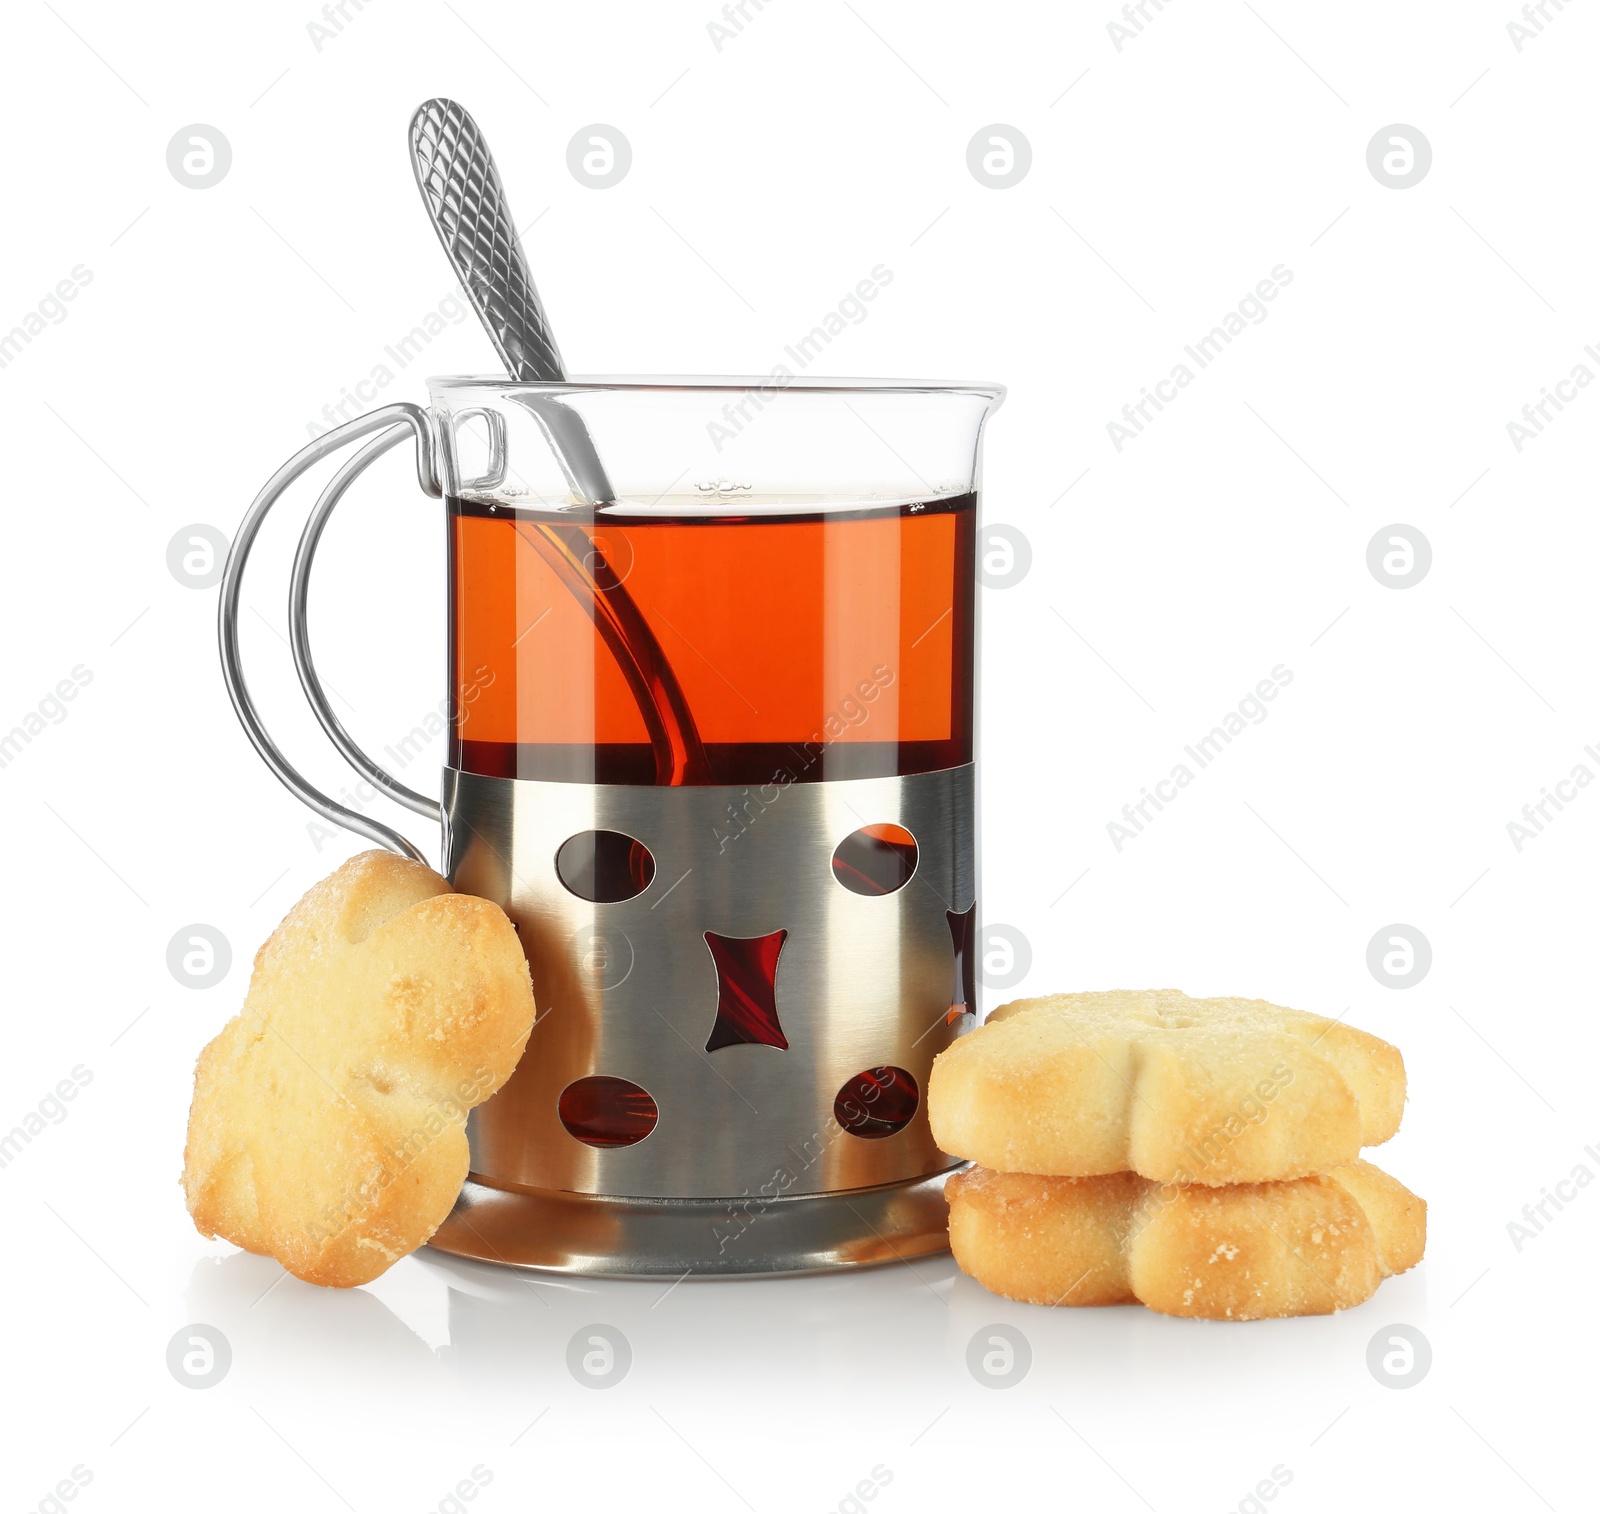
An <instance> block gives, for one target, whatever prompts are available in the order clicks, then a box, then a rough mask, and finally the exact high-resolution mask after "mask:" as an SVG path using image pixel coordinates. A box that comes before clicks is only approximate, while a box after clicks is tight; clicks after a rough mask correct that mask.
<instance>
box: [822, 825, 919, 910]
mask: <svg viewBox="0 0 1600 1514" xmlns="http://www.w3.org/2000/svg"><path fill="white" fill-rule="evenodd" d="M916 870H917V838H916V837H915V836H913V835H912V834H911V832H910V831H908V830H907V829H906V828H905V827H904V826H903V825H889V824H884V825H864V826H862V827H861V829H860V830H859V831H852V832H851V833H850V834H849V835H848V836H846V837H845V838H844V840H843V841H841V842H840V843H839V845H838V846H837V847H835V848H834V852H833V876H834V877H835V878H837V879H838V880H839V882H840V883H842V884H843V885H844V886H845V887H846V888H847V889H849V890H850V892H851V893H852V894H865V895H867V896H868V897H869V898H870V897H878V896H881V895H883V894H892V893H895V892H896V891H897V890H899V889H902V888H904V887H905V886H906V884H908V883H909V882H910V881H911V875H912V874H913V873H914V872H916Z"/></svg>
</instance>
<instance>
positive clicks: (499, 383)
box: [427, 373, 1006, 404]
mask: <svg viewBox="0 0 1600 1514" xmlns="http://www.w3.org/2000/svg"><path fill="white" fill-rule="evenodd" d="M427 385H428V389H429V391H430V392H431V391H434V390H438V391H440V392H444V393H450V392H457V391H463V390H493V391H496V392H499V393H503V394H527V393H534V394H583V393H593V392H596V391H604V392H609V391H616V392H619V393H658V392H665V393H685V394H694V393H708V394H724V393H725V394H744V393H748V392H749V391H750V390H752V389H759V390H762V391H763V392H765V391H767V390H772V389H776V390H782V391H787V390H793V389H798V390H804V391H806V392H808V393H813V394H967V395H972V396H974V397H976V398H979V399H986V400H988V401H989V402H990V403H991V404H999V403H1000V401H1002V400H1003V399H1004V398H1005V395H1006V386H1005V385H1004V384H996V383H990V382H987V381H984V380H966V379H902V378H827V377H824V376H821V375H818V376H816V377H811V376H809V375H803V374H802V375H796V376H785V375H781V374H772V373H767V374H759V375H745V376H739V375H730V374H705V375H701V374H611V373H595V374H591V373H575V374H571V375H569V376H568V377H567V378H566V379H565V380H564V381H562V382H554V381H551V382H545V381H540V380H533V381H529V382H523V381H521V380H518V379H511V378H502V377H499V376H496V375H494V374H482V375H473V374H459V373H447V374H436V375H434V376H433V377H431V378H429V379H428V380H427Z"/></svg>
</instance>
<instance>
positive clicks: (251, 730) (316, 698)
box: [217, 403, 442, 862]
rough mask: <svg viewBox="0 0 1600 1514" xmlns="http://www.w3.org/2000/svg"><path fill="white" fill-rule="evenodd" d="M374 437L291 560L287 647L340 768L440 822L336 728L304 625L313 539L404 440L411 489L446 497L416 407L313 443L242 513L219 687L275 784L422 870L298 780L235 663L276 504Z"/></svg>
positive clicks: (413, 854)
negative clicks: (412, 455)
mask: <svg viewBox="0 0 1600 1514" xmlns="http://www.w3.org/2000/svg"><path fill="white" fill-rule="evenodd" d="M375 431H379V432H382V433H384V434H383V435H381V436H379V437H378V438H377V439H376V440H375V441H373V442H370V443H369V444H368V445H367V446H366V447H364V448H363V449H362V450H361V451H360V452H359V453H358V454H357V455H356V456H355V457H353V458H352V459H351V460H350V461H349V462H347V463H346V464H345V465H344V466H343V467H342V468H341V469H340V470H339V472H338V473H337V474H336V475H335V476H334V478H333V480H332V481H331V482H330V483H329V485H328V487H327V488H326V489H324V490H323V492H322V496H321V498H320V499H319V500H318V501H317V506H316V509H315V510H314V511H313V512H312V515H311V518H310V519H309V520H308V521H307V523H306V528H305V530H304V532H303V533H302V534H301V538H300V546H299V549H298V551H297V552H296V554H295V564H294V573H293V576H292V579H291V585H290V596H289V627H290V631H291V635H292V641H291V646H292V648H293V651H294V659H295V668H296V670H297V671H298V673H299V675H300V686H301V687H302V688H303V689H304V690H305V693H306V698H307V699H308V700H309V701H310V702H311V708H312V710H313V711H314V712H315V714H316V716H317V719H318V721H319V722H320V723H321V725H322V728H323V730H325V731H326V732H327V733H328V735H329V737H330V738H331V739H332V741H333V742H334V745H335V746H337V747H338V749H339V751H340V753H341V754H342V755H343V756H344V757H345V759H346V760H347V761H348V762H349V763H350V764H351V765H352V766H353V767H354V768H355V769H356V770H357V771H358V772H359V773H361V774H362V775H363V776H364V777H366V778H368V779H370V780H371V781H372V782H373V783H374V784H376V785H377V786H378V787H379V788H380V789H381V790H382V791H383V792H384V793H387V794H389V795H390V796H391V797H393V798H394V799H396V800H398V801H399V802H400V803H401V804H405V805H407V806H408V807H409V808H411V809H414V810H416V811H417V812H418V813H419V814H425V815H429V816H432V817H434V818H436V819H437V818H439V817H440V815H441V813H442V812H441V809H440V806H439V804H438V801H437V800H433V799H429V798H427V797H426V796H424V795H422V794H418V793H415V792H414V791H412V790H411V789H408V788H407V787H406V786H405V785H404V784H402V783H400V782H399V781H398V780H397V779H395V778H392V777H391V776H390V775H389V774H387V773H385V772H384V771H383V770H382V769H381V768H379V767H378V766H377V764H376V763H374V762H373V761H372V760H371V758H369V757H367V756H366V754H365V753H363V752H362V751H361V749H360V748H359V747H358V746H356V744H355V742H354V741H353V740H351V738H350V735H349V733H348V732H347V731H346V730H345V729H344V727H343V726H342V725H341V724H340V723H339V720H338V717H337V716H335V715H334V713H333V711H332V710H331V709H330V708H329V707H328V701H327V698H326V696H325V695H324V693H323V689H322V684H321V682H320V680H319V679H318V677H317V673H316V669H315V667H314V665H313V664H312V661H311V652H310V647H309V644H308V642H307V638H306V624H305V621H306V592H307V587H308V584H309V579H310V573H311V563H312V560H313V558H314V556H315V553H316V547H317V541H318V538H319V537H320V536H321V534H322V528H323V527H324V526H325V525H326V524H327V520H328V516H329V515H330V514H331V513H332V511H333V507H334V506H335V505H336V504H338V502H339V500H340V498H341V497H342V496H343V494H344V492H345V490H346V489H348V488H349V486H350V484H351V482H352V481H353V480H354V479H355V478H356V477H357V476H358V475H359V474H360V473H361V472H362V471H363V470H364V469H365V468H366V467H367V466H368V465H369V464H371V463H372V462H373V461H374V460H375V459H376V458H378V457H380V456H382V455H383V453H385V452H387V451H388V450H389V449H390V448H391V447H393V446H395V445H396V444H397V443H399V442H400V441H402V440H403V439H404V438H405V436H406V434H407V433H408V432H409V434H410V435H411V436H412V438H413V439H414V440H415V442H416V451H417V482H418V484H419V485H420V486H421V488H422V491H423V493H424V494H427V495H429V496H431V497H432V498H434V499H437V498H439V497H440V495H441V492H442V491H441V489H440V487H439V476H438V469H437V466H436V456H435V449H434V438H433V431H432V428H431V426H430V423H429V418H428V413H427V411H425V410H424V409H422V407H421V406H420V405H412V404H406V403H401V404H395V405H385V406H384V407H383V408H382V409H381V410H374V411H371V412H370V413H369V414H367V415H363V416H358V417H357V418H356V419H355V420H353V421H347V422H346V423H345V424H344V425H342V426H336V427H335V428H334V429H333V430H332V431H329V432H328V433H327V434H326V435H324V436H319V437H318V438H317V439H316V440H315V441H314V442H312V443H310V444H309V445H308V446H306V447H303V448H301V450H300V451H299V452H297V453H295V455H294V456H293V457H291V458H290V459H289V461H288V462H286V463H285V464H284V465H283V466H282V467H281V468H279V469H278V471H277V472H276V473H274V474H273V475H272V477H271V478H270V479H268V480H267V482H266V485H265V487H263V489H262V490H261V492H260V493H259V494H258V495H257V496H256V497H255V500H254V502H253V503H252V504H251V506H250V508H249V510H248V511H246V513H245V517H244V520H243V521H242V522H241V523H240V526H239V530H238V534H237V535H235V537H234V539H233V546H232V547H231V548H230V549H229V552H228V561H227V565H226V567H225V568H224V569H223V573H222V593H221V596H220V598H219V600H218V604H217V644H218V649H219V651H220V653H221V657H222V677H223V682H224V683H225V684H226V685H227V688H228V697H229V698H230V699H231V700H232V701H233V708H234V713H235V714H236V715H237V716H238V717H239V723H240V725H242V726H243V727H244V730H245V734H246V735H247V736H248V737H249V738H250V742H251V744H252V745H253V746H254V747H255V749H256V751H257V752H258V753H260V755H261V758H262V760H263V761H264V762H265V763H266V764H267V766H268V767H269V768H270V769H271V770H272V772H273V774H274V776H276V778H277V779H278V781H279V782H280V783H282V784H283V786H284V787H285V788H286V789H288V790H289V792H290V793H291V794H293V795H294V796H295V798H297V799H298V800H300V802H301V803H302V804H304V805H306V806H307V807H308V808H309V809H311V810H313V811H314V812H315V813H316V814H318V815H321V816H322V818H323V819H324V820H328V821H331V822H332V823H333V824H334V825H339V826H343V827H344V829H346V830H348V831H354V832H355V833H356V834H357V835H358V836H365V837H366V838H367V839H368V840H369V841H376V842H377V843H378V844H379V845H380V846H385V847H387V848H388V849H389V850H390V851H392V852H398V853H399V854H400V855H401V856H402V857H410V858H413V859H414V860H416V861H418V862H426V861H427V858H425V857H424V856H423V855H422V853H421V852H420V851H419V850H418V849H417V848H416V847H415V846H414V845H412V843H411V842H410V841H408V840H407V839H406V838H405V837H404V836H402V835H401V834H400V833H399V831H397V830H394V829H393V828H392V827H390V826H387V825H384V824H382V823H381V822H380V821H377V820H372V819H369V818H368V817H367V816H365V815H362V814H360V813H358V812H357V811H355V810H352V809H349V808H348V807H346V806H345V805H342V804H340V803H338V801H337V800H334V799H330V798H329V797H328V796H327V795H326V794H324V793H323V792H322V790H321V789H319V788H317V787H316V786H315V785H313V784H312V783H310V782H309V781H308V780H307V779H306V778H305V777H304V776H302V774H301V773H300V772H299V771H298V770H297V769H296V768H295V766H294V765H293V764H292V763H291V762H290V761H289V759H288V758H287V757H286V756H284V754H283V752H282V751H281V750H280V748H279V747H278V745H277V743H276V742H275V741H274V740H273V739H272V737H271V736H270V735H269V734H268V732H267V728H266V726H265V724H264V723H263V722H262V719H261V715H260V712H259V711H258V710H257V709H256V706H255V701H254V700H253V699H252V698H251V696H250V690H249V687H248V686H247V684H246V682H245V677H244V668H243V664H242V662H241V660H240V656H239V593H240V588H241V585H242V584H243V581H244V570H245V564H246V563H247V562H248V561H249V557H250V549H251V548H252V547H253V546H254V545H255V539H256V536H257V534H258V533H259V532H260V530H261V525H262V522H263V521H265V519H266V517H267V512H268V511H269V510H271V509H272V507H273V505H275V504H276V503H277V502H278V499H279V497H280V496H281V495H282V494H283V492H284V490H286V489H287V488H288V487H289V485H290V484H292V483H293V482H294V481H295V480H296V479H298V478H299V477H300V476H301V474H303V473H304V472H306V470H307V469H308V468H311V467H313V466H315V464H317V463H319V462H321V461H322V459H323V458H325V457H327V456H328V455H329V454H330V453H333V452H335V451H337V450H338V449H339V448H340V447H343V446H344V445H346V444H347V443H349V442H353V441H356V440H358V439H359V438H360V437H363V436H368V435H371V433H373V432H375Z"/></svg>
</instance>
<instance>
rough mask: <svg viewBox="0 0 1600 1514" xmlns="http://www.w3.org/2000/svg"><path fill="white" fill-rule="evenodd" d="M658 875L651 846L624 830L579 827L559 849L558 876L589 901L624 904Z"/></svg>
mask: <svg viewBox="0 0 1600 1514" xmlns="http://www.w3.org/2000/svg"><path fill="white" fill-rule="evenodd" d="M655 875H656V859H655V858H654V857H653V856H651V854H650V848H649V847H647V846H646V845H645V844H644V842H642V841H635V840H634V838H633V837H632V836H626V835H624V834H623V833H622V832H621V831H579V832H578V834H577V835H575V836H568V837H567V839H566V840H565V841H563V842H562V843H561V845H560V847H559V848H558V849H557V851H556V877H558V878H559V879H560V880H561V885H562V887H563V888H565V889H566V891H567V892H568V893H569V894H576V895H577V896H578V898H580V899H587V900H588V901H589V903H590V904H621V903H622V902H623V901H624V900H626V899H633V898H636V897H637V896H638V895H640V894H642V893H643V892H644V891H645V890H646V889H647V888H649V887H650V882H651V880H652V879H653V878H654V877H655Z"/></svg>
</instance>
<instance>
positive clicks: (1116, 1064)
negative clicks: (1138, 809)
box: [928, 989, 1406, 1184]
mask: <svg viewBox="0 0 1600 1514" xmlns="http://www.w3.org/2000/svg"><path fill="white" fill-rule="evenodd" d="M1405 1096H1406V1077H1405V1066H1404V1064H1403V1063H1402V1062H1401V1060H1400V1053H1399V1052H1398V1051H1397V1050H1395V1048H1394V1047H1393V1046H1390V1045H1389V1044H1388V1043H1387V1042H1386V1041H1380V1040H1379V1039H1378V1038H1377V1037H1376V1036H1369V1035H1367V1034H1366V1033H1365V1032H1364V1031H1359V1030H1355V1029H1353V1028H1352V1027H1350V1026H1348V1025H1343V1024H1340V1023H1339V1022H1338V1021H1336V1020H1327V1019H1324V1018H1323V1017H1322V1016H1320V1015H1310V1014H1303V1013H1301V1012H1300V1011H1299V1010H1293V1009H1280V1008H1279V1007H1278V1006H1277V1005H1275V1004H1267V1003H1265V1002H1263V1001H1262V1000H1260V999H1191V998H1189V997H1188V996H1187V995H1186V994H1182V993H1179V992H1178V991H1177V990H1176V989H1154V990H1144V991H1127V990H1119V991H1114V992H1107V993H1087V994H1057V995H1055V996H1054V997H1052V998H1047V999H1022V1000H1018V1001H1017V1002H1016V1003H1014V1004H1008V1005H1005V1006H1003V1007H1002V1008H1000V1009H997V1010H996V1011H995V1012H994V1013H993V1014H992V1015H991V1016H990V1017H989V1019H988V1020H987V1021H986V1022H985V1023H984V1024H983V1025H982V1026H980V1027H979V1028H978V1029H977V1030H975V1031H973V1032H971V1033H970V1034H969V1035H966V1036H963V1037H962V1038H961V1039H960V1040H959V1041H957V1042H956V1043H955V1044H954V1045H953V1046H951V1047H950V1048H949V1049H948V1050H946V1051H944V1052H942V1053H941V1054H940V1056H939V1058H938V1059H937V1061H935V1062H934V1064H933V1072H932V1075H931V1077H930V1078H929V1082H928V1117H929V1120H930V1122H931V1124H932V1127H933V1135H934V1139H935V1140H936V1141H937V1142H938V1143H939V1145H940V1147H941V1148H943V1149H944V1150H945V1151H948V1152H950V1153H951V1154H952V1155H954V1156H959V1157H966V1158H969V1159H970V1160H972V1161H975V1162H979V1163H981V1164H982V1165H983V1166H985V1167H989V1168H992V1169H994V1170H995V1171H997V1172H1030V1173H1040V1174H1047V1175H1054V1176H1061V1177H1090V1176H1094V1175H1096V1174H1099V1173H1110V1172H1124V1171H1132V1172H1136V1173H1139V1174H1140V1175H1141V1176H1143V1177H1146V1178H1151V1179H1153V1180H1155V1181H1156V1182H1158V1183H1203V1184H1220V1183H1261V1182H1270V1181H1275V1180H1279V1179H1287V1178H1298V1177H1305V1176H1308V1175H1310V1174H1312V1173H1319V1172H1328V1171H1330V1170H1331V1169H1333V1168H1335V1167H1339V1166H1342V1165H1343V1164H1345V1163H1347V1162H1351V1161H1353V1160H1355V1158H1356V1157H1357V1155H1358V1154H1359V1153H1360V1150H1361V1148H1362V1147H1363V1146H1373V1145H1377V1144H1378V1143H1379V1142H1381V1141H1387V1140H1388V1139H1389V1137H1390V1136H1392V1135H1393V1134H1394V1133H1395V1131H1396V1130H1397V1129H1398V1128H1399V1126H1400V1114H1401V1111H1402V1109H1403V1108H1404V1106H1405Z"/></svg>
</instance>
